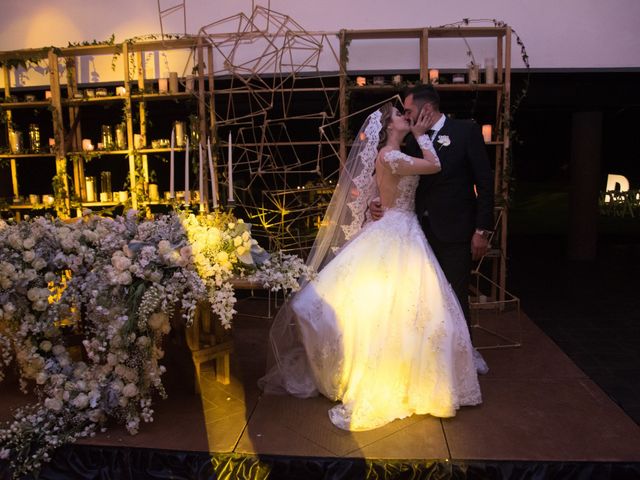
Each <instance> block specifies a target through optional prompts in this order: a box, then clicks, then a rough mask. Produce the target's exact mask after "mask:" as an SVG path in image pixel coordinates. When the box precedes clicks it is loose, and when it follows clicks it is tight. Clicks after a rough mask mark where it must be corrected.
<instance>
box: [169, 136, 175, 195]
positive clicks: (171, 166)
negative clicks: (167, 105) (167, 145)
mask: <svg viewBox="0 0 640 480" xmlns="http://www.w3.org/2000/svg"><path fill="white" fill-rule="evenodd" d="M175 141H176V129H175V128H172V129H171V158H170V160H169V198H170V199H171V200H173V199H174V198H175V196H176V190H175V185H174V183H173V177H174V174H175V172H174V168H175V167H174V163H173V156H174V151H173V149H174V144H175Z"/></svg>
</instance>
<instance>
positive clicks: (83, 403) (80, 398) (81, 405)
mask: <svg viewBox="0 0 640 480" xmlns="http://www.w3.org/2000/svg"><path fill="white" fill-rule="evenodd" d="M71 404H72V405H73V406H74V407H76V408H78V409H80V410H82V409H85V408H87V407H88V406H89V397H88V396H87V395H86V394H85V393H80V394H78V395H77V396H76V398H74V399H73V400H72V401H71Z"/></svg>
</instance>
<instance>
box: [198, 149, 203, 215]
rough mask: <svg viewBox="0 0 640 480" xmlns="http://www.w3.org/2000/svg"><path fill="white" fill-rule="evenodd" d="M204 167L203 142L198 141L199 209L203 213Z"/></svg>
mask: <svg viewBox="0 0 640 480" xmlns="http://www.w3.org/2000/svg"><path fill="white" fill-rule="evenodd" d="M203 173H204V172H203V168H202V143H200V142H198V192H199V195H198V198H199V200H200V208H199V209H198V210H199V211H200V212H201V213H202V212H204V175H203Z"/></svg>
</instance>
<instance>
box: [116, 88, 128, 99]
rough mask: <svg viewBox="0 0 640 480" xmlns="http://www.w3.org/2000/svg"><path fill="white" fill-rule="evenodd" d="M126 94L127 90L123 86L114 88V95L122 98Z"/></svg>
mask: <svg viewBox="0 0 640 480" xmlns="http://www.w3.org/2000/svg"><path fill="white" fill-rule="evenodd" d="M126 94H127V89H126V88H124V87H123V86H120V87H116V95H118V96H119V97H124V96H125V95H126Z"/></svg>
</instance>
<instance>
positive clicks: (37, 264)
mask: <svg viewBox="0 0 640 480" xmlns="http://www.w3.org/2000/svg"><path fill="white" fill-rule="evenodd" d="M31 265H32V266H33V268H35V269H36V270H42V269H43V268H44V267H46V266H47V261H46V260H45V259H44V258H40V257H38V258H36V259H35V260H34V261H33V263H32V264H31Z"/></svg>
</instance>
